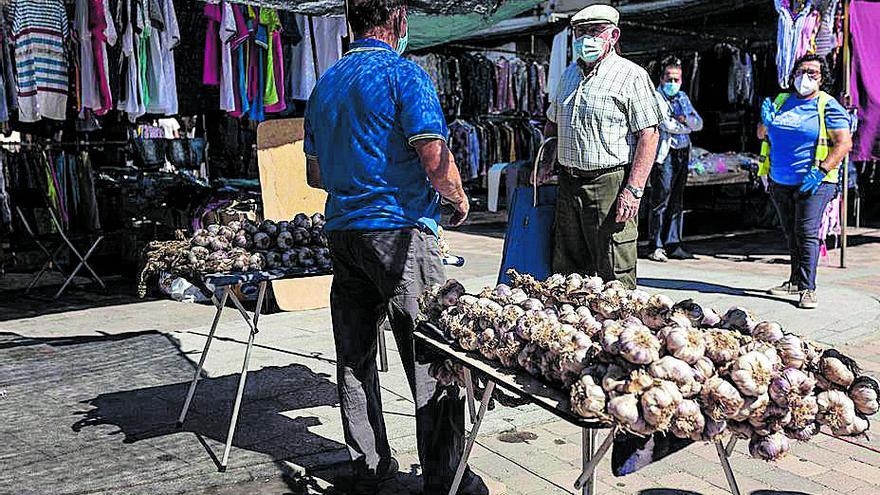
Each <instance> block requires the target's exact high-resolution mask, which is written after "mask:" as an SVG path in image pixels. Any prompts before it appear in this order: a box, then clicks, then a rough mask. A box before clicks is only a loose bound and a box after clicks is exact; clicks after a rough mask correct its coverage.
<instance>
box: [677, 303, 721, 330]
mask: <svg viewBox="0 0 880 495" xmlns="http://www.w3.org/2000/svg"><path fill="white" fill-rule="evenodd" d="M672 313H673V316H678V315H681V316H683V317H685V318H687V320H688V321H689V322H690V324H691V325H693V326H695V327H701V326H712V325H705V322H704V320H705V318H706V312H705V311H704V310H703V307H702V306H700V305H699V304H697V303H695V302H694V300H693V299H685V300H684V301H681V302H679V303H678V304H676V305H675V306H674V307H673V308H672ZM713 323H717V322H713Z"/></svg>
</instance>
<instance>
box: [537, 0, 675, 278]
mask: <svg viewBox="0 0 880 495" xmlns="http://www.w3.org/2000/svg"><path fill="white" fill-rule="evenodd" d="M619 20H620V13H619V12H618V11H617V10H616V9H615V8H614V7H611V6H610V5H591V6H589V7H587V8H585V9H583V10H581V11H580V12H578V13H577V14H576V15H575V16H574V17H572V19H571V25H572V29H573V30H574V42H573V44H572V48H573V53H574V56H575V58H576V60H575V62H574V63H572V64H571V65H570V66H569V67H568V68H567V69H566V70H565V72H564V74H563V75H562V78H561V79H560V81H559V86H558V87H557V91H556V95H555V96H554V97H553V98H552V100H551V101H550V107H549V109H548V110H547V118H548V119H549V122H548V125H547V134H548V136H554V135H556V136H558V138H559V140H558V153H557V155H558V160H559V164H560V165H561V166H562V170H561V171H560V174H559V192H558V197H557V201H556V234H555V247H554V251H553V271H554V272H556V273H563V274H567V273H575V272H577V273H582V274H589V275H599V276H600V277H602V278H603V279H605V280H606V281H607V280H619V281H620V282H622V283H623V284H624V285H625V286H626V287H628V288H631V289H634V288H635V287H636V256H637V246H636V240H637V238H638V223H637V222H638V212H639V204H640V202H641V199H642V195H643V192H644V187H645V182H646V181H647V179H648V176H649V174H650V172H651V166H652V165H653V163H654V157H655V156H656V154H657V141H658V139H659V134H658V124H659V123H660V121H661V120H662V117H663V114H662V111H661V108H660V105H659V104H658V102H657V100H656V98H655V97H654V85H653V84H652V83H651V79H650V77H649V76H648V73H647V72H646V71H645V70H644V69H643V68H641V67H639V66H638V65H636V64H635V63H633V62H630V61H629V60H627V59H625V58H623V57H621V56H620V55H618V54H617V50H616V45H617V41H618V40H619V39H620V28H619V27H618V22H619Z"/></svg>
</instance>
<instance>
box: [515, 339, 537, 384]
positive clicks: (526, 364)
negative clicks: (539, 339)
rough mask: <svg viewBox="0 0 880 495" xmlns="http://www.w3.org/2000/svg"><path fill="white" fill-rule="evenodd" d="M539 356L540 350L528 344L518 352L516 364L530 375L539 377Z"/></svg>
mask: <svg viewBox="0 0 880 495" xmlns="http://www.w3.org/2000/svg"><path fill="white" fill-rule="evenodd" d="M541 354H542V352H541V348H540V347H538V346H537V345H535V344H533V343H531V342H530V343H528V344H526V345H525V346H524V347H523V348H522V350H521V351H519V355H517V357H516V359H517V363H518V364H519V367H520V368H522V369H524V370H526V372H527V373H529V374H530V375H534V376H541Z"/></svg>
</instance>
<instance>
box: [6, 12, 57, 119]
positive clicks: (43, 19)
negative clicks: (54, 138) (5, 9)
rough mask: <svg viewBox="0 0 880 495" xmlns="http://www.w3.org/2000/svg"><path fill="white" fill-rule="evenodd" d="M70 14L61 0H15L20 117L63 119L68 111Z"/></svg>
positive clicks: (13, 26) (13, 19)
mask: <svg viewBox="0 0 880 495" xmlns="http://www.w3.org/2000/svg"><path fill="white" fill-rule="evenodd" d="M68 29H69V26H68V21H67V13H66V12H65V10H64V3H63V2H62V0H13V4H12V35H13V37H14V39H15V67H16V69H17V74H18V75H17V78H16V84H17V89H18V105H19V120H21V121H22V122H36V121H38V120H40V118H42V117H46V118H49V119H55V120H64V118H65V115H66V110H67V81H68V72H67V58H66V57H65V52H64V41H65V39H66V38H67V35H68Z"/></svg>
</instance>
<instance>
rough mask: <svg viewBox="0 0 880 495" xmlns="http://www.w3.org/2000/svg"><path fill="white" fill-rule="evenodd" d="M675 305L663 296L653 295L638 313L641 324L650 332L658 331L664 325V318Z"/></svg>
mask: <svg viewBox="0 0 880 495" xmlns="http://www.w3.org/2000/svg"><path fill="white" fill-rule="evenodd" d="M674 304H675V303H674V302H673V301H672V298H670V297H668V296H665V295H663V294H654V295H653V296H651V297H650V298H648V303H647V304H646V305H645V307H643V308H642V310H641V311H640V312H639V317H640V318H641V320H642V322H643V323H644V324H645V325H646V326H647V327H648V328H650V329H651V330H659V329H661V328H663V327H664V326H665V325H666V317H667V316H668V315H669V312H670V311H672V306H673V305H674Z"/></svg>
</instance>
